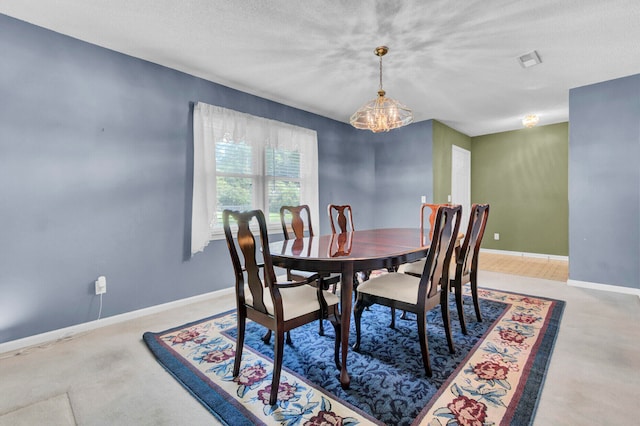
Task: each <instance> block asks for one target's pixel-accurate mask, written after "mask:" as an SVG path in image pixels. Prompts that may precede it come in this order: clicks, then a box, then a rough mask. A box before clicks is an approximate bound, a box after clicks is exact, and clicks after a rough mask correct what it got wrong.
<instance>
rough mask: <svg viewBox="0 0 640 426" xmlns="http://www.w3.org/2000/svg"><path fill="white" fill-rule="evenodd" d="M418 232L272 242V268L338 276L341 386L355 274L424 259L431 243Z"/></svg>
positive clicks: (364, 233)
mask: <svg viewBox="0 0 640 426" xmlns="http://www.w3.org/2000/svg"><path fill="white" fill-rule="evenodd" d="M423 234H424V233H423V232H422V231H421V229H419V228H415V229H414V228H380V229H368V230H362V231H352V232H344V233H340V234H327V235H320V236H311V237H305V238H297V239H290V240H283V241H278V242H272V243H270V244H269V251H270V254H271V259H272V262H273V265H274V266H277V267H281V268H288V269H297V270H302V271H309V272H321V273H322V272H324V273H339V274H340V275H341V280H340V309H341V313H340V327H341V332H342V336H341V342H340V348H341V354H340V355H341V358H340V360H341V370H340V384H341V386H342V388H343V389H348V388H349V385H350V383H351V379H350V377H349V372H348V370H347V355H348V352H349V329H350V325H351V309H352V304H353V290H354V273H355V272H358V271H373V270H377V269H389V270H392V269H395V268H397V267H398V266H400V265H402V264H403V263H408V262H414V261H416V260H419V259H421V258H423V257H425V256H426V255H427V251H428V250H429V243H430V241H428V240H425V236H424V235H423Z"/></svg>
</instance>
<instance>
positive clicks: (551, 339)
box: [142, 288, 566, 426]
mask: <svg viewBox="0 0 640 426" xmlns="http://www.w3.org/2000/svg"><path fill="white" fill-rule="evenodd" d="M478 289H479V290H480V289H482V290H487V291H497V292H500V293H506V294H513V295H518V296H525V297H527V296H530V297H533V298H537V299H542V300H547V301H552V302H553V308H552V312H551V316H550V317H549V319H548V323H547V328H546V331H545V333H544V335H543V338H542V341H541V342H540V345H539V346H538V350H537V351H536V354H535V355H534V360H533V362H532V365H531V369H530V371H529V375H528V377H527V381H526V383H525V385H524V387H523V389H522V395H521V397H520V398H519V400H518V403H517V405H516V407H515V408H514V411H513V416H512V417H511V421H510V423H511V424H519V425H525V424H526V425H529V426H531V425H532V424H533V422H534V419H535V413H536V411H537V408H538V404H539V401H540V395H541V394H542V389H543V387H544V382H545V378H546V374H547V371H548V369H549V363H550V360H551V355H552V354H553V349H554V347H555V342H556V340H557V337H558V333H559V330H560V321H561V320H562V316H563V313H564V308H565V305H566V302H565V301H563V300H559V299H553V298H548V297H544V296H534V295H529V294H525V293H518V292H513V291H505V290H500V289H493V288H478ZM234 311H235V308H233V309H230V310H227V311H225V312H221V313H219V314H216V315H212V316H209V317H205V318H201V319H198V320H195V321H192V322H189V323H186V324H182V325H179V326H176V327H173V328H169V329H166V330H163V331H160V332H150V331H147V332H145V333H144V334H143V336H142V338H143V340H144V342H145V343H146V345H147V346H148V348H149V350H150V351H151V352H152V354H153V355H154V356H155V358H156V360H157V361H158V363H160V365H162V367H163V368H164V369H165V370H166V371H167V372H168V373H169V374H170V375H171V376H173V377H174V378H175V379H176V380H177V381H178V382H179V383H180V384H182V385H183V387H184V388H185V389H187V391H188V392H189V393H190V394H191V395H192V396H194V397H195V399H196V400H197V401H198V402H200V404H201V405H203V406H204V407H205V409H206V410H207V411H209V412H210V413H211V414H213V415H214V417H215V418H216V419H217V420H219V421H220V422H221V423H222V424H223V425H229V426H235V425H241V426H244V425H247V426H249V425H256V424H264V423H262V422H259V421H258V420H257V419H256V418H255V417H254V416H253V415H251V414H250V413H249V412H246V413H245V412H243V411H245V410H243V409H242V408H241V407H239V406H238V404H237V402H236V401H234V400H232V399H228V398H225V397H224V396H223V395H222V393H221V392H218V391H217V389H216V388H217V386H215V384H213V383H212V382H210V381H209V380H207V379H206V377H201V376H200V375H199V374H198V372H196V371H193V370H192V369H191V367H190V366H189V365H185V364H184V363H182V362H180V360H179V359H178V358H177V357H175V356H174V355H173V353H171V351H170V350H169V349H168V348H167V347H166V346H165V345H164V344H163V343H160V342H159V339H158V337H157V336H159V335H163V334H166V333H169V332H172V331H175V330H180V329H183V328H185V327H190V326H193V325H196V324H200V323H202V322H205V321H210V320H213V319H215V318H219V317H222V316H225V315H228V314H229V313H232V312H234ZM474 347H475V346H474ZM171 368H173V370H172V369H171ZM211 385H213V386H214V390H215V392H211V389H212V387H211ZM197 392H200V395H207V397H201V396H199V395H198V393H197ZM531 394H535V397H534V398H531V396H529V397H525V396H527V395H531ZM436 396H437V394H436ZM436 396H434V398H435V397H436ZM214 406H215V407H216V410H214V409H213V408H211V407H214ZM356 409H357V407H356Z"/></svg>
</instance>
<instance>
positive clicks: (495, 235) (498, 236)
mask: <svg viewBox="0 0 640 426" xmlns="http://www.w3.org/2000/svg"><path fill="white" fill-rule="evenodd" d="M493 239H494V240H496V241H498V240H499V239H500V234H498V233H497V232H496V233H495V234H493Z"/></svg>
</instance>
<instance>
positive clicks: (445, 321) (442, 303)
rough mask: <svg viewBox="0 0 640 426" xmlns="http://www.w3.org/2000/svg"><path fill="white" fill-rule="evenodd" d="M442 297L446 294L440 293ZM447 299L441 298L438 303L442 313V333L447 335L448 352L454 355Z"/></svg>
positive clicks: (446, 293) (446, 294)
mask: <svg viewBox="0 0 640 426" xmlns="http://www.w3.org/2000/svg"><path fill="white" fill-rule="evenodd" d="M442 295H443V296H448V295H449V293H448V292H444V291H443V292H442ZM447 299H448V298H447V297H442V300H441V301H440V310H441V311H442V323H443V324H444V331H445V334H446V335H447V343H448V344H449V352H450V353H455V351H456V350H455V348H454V347H453V338H452V337H451V321H450V319H449V301H448V300H447Z"/></svg>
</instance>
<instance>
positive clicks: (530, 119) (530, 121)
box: [522, 114, 540, 129]
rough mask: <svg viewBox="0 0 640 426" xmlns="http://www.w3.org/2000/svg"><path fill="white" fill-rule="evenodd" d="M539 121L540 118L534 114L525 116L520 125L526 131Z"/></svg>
mask: <svg viewBox="0 0 640 426" xmlns="http://www.w3.org/2000/svg"><path fill="white" fill-rule="evenodd" d="M539 121H540V117H538V116H537V115H536V114H527V115H525V116H524V118H523V119H522V125H523V126H524V127H526V128H528V129H530V128H532V127H533V126H535V125H536V124H538V122H539Z"/></svg>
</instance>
